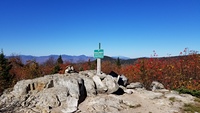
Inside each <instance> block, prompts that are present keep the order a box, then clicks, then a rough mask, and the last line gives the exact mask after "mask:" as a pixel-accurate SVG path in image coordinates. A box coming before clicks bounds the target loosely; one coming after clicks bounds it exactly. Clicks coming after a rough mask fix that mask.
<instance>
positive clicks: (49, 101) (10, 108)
mask: <svg viewBox="0 0 200 113" xmlns="http://www.w3.org/2000/svg"><path fill="white" fill-rule="evenodd" d="M150 87H151V89H152V91H148V90H146V89H145V88H144V87H143V85H142V84H141V83H139V82H136V83H130V84H127V78H126V77H125V76H124V75H117V74H116V73H114V72H111V73H110V74H109V75H106V74H104V73H102V74H101V75H96V71H95V70H87V71H82V72H79V73H66V74H54V75H46V76H44V77H40V78H36V79H32V80H21V81H19V82H17V84H16V85H15V86H14V88H13V89H12V90H11V89H10V90H9V89H8V90H6V91H4V93H3V94H2V95H1V97H0V112H5V113H109V112H110V113H111V112H115V113H132V112H142V113H151V112H152V113H176V112H181V108H182V106H183V105H184V104H187V103H193V102H194V99H195V97H193V96H191V95H186V94H178V93H177V92H176V91H169V90H166V89H164V86H163V85H162V84H161V83H159V82H152V84H151V86H150Z"/></svg>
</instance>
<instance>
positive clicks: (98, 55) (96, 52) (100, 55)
mask: <svg viewBox="0 0 200 113" xmlns="http://www.w3.org/2000/svg"><path fill="white" fill-rule="evenodd" d="M103 57H104V51H103V49H97V50H94V58H103Z"/></svg>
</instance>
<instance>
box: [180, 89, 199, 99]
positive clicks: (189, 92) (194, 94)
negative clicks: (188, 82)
mask: <svg viewBox="0 0 200 113" xmlns="http://www.w3.org/2000/svg"><path fill="white" fill-rule="evenodd" d="M177 91H178V92H179V93H183V94H191V95H192V96H195V97H200V90H189V89H186V88H179V89H177Z"/></svg>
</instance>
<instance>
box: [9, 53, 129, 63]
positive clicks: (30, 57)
mask: <svg viewBox="0 0 200 113" xmlns="http://www.w3.org/2000/svg"><path fill="white" fill-rule="evenodd" d="M18 56H19V57H20V58H21V60H22V62H23V63H26V61H28V60H35V61H36V62H38V63H40V64H42V63H44V62H45V61H47V60H48V59H49V58H53V59H54V60H57V59H58V57H59V56H60V55H47V56H33V55H18ZM6 57H8V58H9V57H12V56H6ZM61 57H62V60H63V61H64V62H71V63H80V62H86V61H88V60H90V61H94V60H95V58H94V57H93V56H86V55H78V56H76V55H65V54H64V55H61ZM105 57H106V58H110V59H117V58H120V59H122V60H128V59H131V58H129V57H125V56H113V57H109V56H105Z"/></svg>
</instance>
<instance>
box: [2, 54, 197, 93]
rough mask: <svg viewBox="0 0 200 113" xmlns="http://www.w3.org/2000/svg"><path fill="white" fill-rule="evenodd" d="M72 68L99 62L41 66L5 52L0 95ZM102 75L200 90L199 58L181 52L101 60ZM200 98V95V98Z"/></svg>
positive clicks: (58, 61) (54, 62) (56, 61)
mask: <svg viewBox="0 0 200 113" xmlns="http://www.w3.org/2000/svg"><path fill="white" fill-rule="evenodd" d="M68 65H72V66H73V67H74V68H75V70H76V71H83V70H94V69H96V61H95V60H94V61H91V60H90V59H88V61H87V62H81V63H71V62H68V61H63V60H62V56H61V55H60V56H59V57H58V59H54V58H53V57H50V58H49V59H47V60H46V61H45V62H44V63H42V64H39V63H38V62H36V61H34V60H28V61H26V63H22V59H21V58H20V57H19V56H12V57H9V58H6V57H5V55H4V54H3V51H2V52H1V54H0V81H1V86H0V91H1V93H2V91H3V90H4V89H6V88H8V87H12V86H13V85H14V84H15V83H16V82H17V81H19V80H23V79H32V78H36V77H41V76H44V75H48V74H54V73H64V70H65V68H66V66H68ZM101 67H102V71H103V72H104V73H107V74H109V73H110V72H111V71H114V72H116V73H118V74H123V75H125V76H126V77H128V79H129V82H141V83H143V84H144V85H145V86H149V85H150V83H151V82H152V81H159V82H161V83H162V84H163V85H164V86H165V87H166V88H167V89H180V88H182V89H189V90H194V91H199V90H200V84H199V83H200V55H199V54H197V53H195V52H191V53H187V54H186V53H184V52H181V53H180V55H179V56H175V57H162V58H158V57H156V56H152V57H151V58H138V59H128V60H122V59H119V58H117V59H113V58H111V57H108V56H105V57H104V58H103V59H102V66H101ZM199 96H200V95H199Z"/></svg>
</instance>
